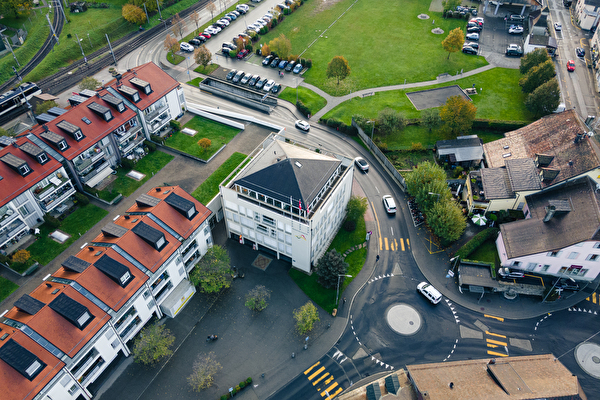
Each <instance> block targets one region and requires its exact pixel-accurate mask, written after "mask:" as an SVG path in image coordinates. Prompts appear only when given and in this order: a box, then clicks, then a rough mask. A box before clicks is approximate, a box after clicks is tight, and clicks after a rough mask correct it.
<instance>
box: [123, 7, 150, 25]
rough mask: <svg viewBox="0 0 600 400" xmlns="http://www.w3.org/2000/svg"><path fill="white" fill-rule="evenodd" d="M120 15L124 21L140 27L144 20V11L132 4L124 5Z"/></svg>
mask: <svg viewBox="0 0 600 400" xmlns="http://www.w3.org/2000/svg"><path fill="white" fill-rule="evenodd" d="M121 15H122V16H123V18H125V21H127V22H131V23H132V24H134V25H141V24H143V23H144V21H145V20H146V14H145V13H144V10H142V9H141V8H140V7H138V6H135V5H133V4H125V5H123V8H122V9H121Z"/></svg>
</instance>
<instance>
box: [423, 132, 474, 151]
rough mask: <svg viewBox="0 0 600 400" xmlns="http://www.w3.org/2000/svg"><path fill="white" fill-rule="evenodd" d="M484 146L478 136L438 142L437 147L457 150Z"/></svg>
mask: <svg viewBox="0 0 600 400" xmlns="http://www.w3.org/2000/svg"><path fill="white" fill-rule="evenodd" d="M481 145H482V141H481V139H479V138H478V137H477V135H470V136H459V137H458V138H456V139H452V140H438V141H437V142H435V147H436V148H438V149H447V148H457V147H479V146H481Z"/></svg>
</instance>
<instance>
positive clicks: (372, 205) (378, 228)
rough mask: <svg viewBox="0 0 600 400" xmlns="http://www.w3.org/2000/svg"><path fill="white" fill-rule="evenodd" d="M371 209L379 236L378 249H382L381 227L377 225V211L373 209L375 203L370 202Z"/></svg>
mask: <svg viewBox="0 0 600 400" xmlns="http://www.w3.org/2000/svg"><path fill="white" fill-rule="evenodd" d="M371 210H373V215H375V221H377V235H378V236H379V250H383V249H382V247H381V228H380V227H379V218H378V217H377V211H375V204H373V202H371Z"/></svg>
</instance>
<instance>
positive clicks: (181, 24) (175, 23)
mask: <svg viewBox="0 0 600 400" xmlns="http://www.w3.org/2000/svg"><path fill="white" fill-rule="evenodd" d="M171 24H172V26H171V32H173V34H174V35H175V36H179V37H180V38H182V39H183V32H184V30H185V20H183V19H181V17H180V16H179V13H177V14H175V16H174V17H173V20H172V21H171Z"/></svg>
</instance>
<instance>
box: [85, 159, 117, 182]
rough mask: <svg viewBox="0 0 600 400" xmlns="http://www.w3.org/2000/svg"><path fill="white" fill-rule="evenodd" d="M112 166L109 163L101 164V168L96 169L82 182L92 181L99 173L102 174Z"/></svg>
mask: <svg viewBox="0 0 600 400" xmlns="http://www.w3.org/2000/svg"><path fill="white" fill-rule="evenodd" d="M109 166H110V164H109V163H108V162H106V161H105V162H103V163H102V164H100V166H99V167H97V168H95V169H94V170H93V171H92V172H90V173H89V174H87V175H86V176H84V177H82V179H81V180H82V181H83V182H87V181H89V180H90V179H92V178H93V177H94V176H96V175H98V173H100V172H102V170H104V169H106V168H108V167H109Z"/></svg>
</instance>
